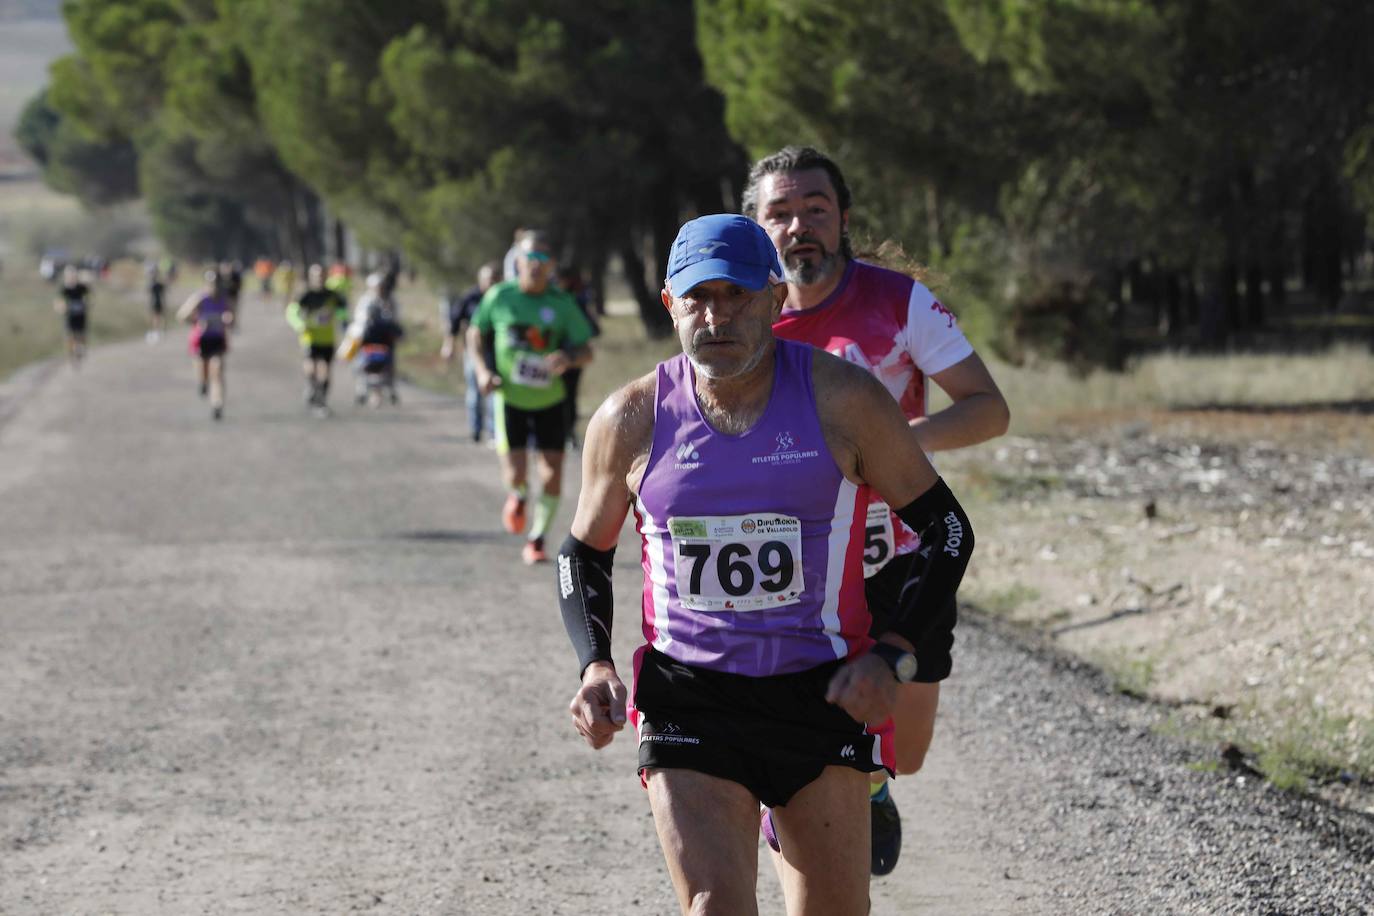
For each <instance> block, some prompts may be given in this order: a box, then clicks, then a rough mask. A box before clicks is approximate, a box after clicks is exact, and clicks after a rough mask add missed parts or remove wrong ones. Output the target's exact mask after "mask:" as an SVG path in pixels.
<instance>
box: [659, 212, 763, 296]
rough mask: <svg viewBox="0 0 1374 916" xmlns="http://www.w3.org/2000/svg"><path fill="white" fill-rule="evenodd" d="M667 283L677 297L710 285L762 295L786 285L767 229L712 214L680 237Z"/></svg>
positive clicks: (733, 215) (735, 217)
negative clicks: (721, 283) (712, 282)
mask: <svg viewBox="0 0 1374 916" xmlns="http://www.w3.org/2000/svg"><path fill="white" fill-rule="evenodd" d="M666 279H667V283H668V291H669V292H670V293H672V294H673V295H674V296H681V295H682V294H683V293H685V292H687V291H688V290H689V289H691V288H692V287H694V286H696V285H697V284H698V283H705V282H706V281H707V280H729V281H730V282H731V283H738V284H739V285H740V286H742V287H744V288H745V289H763V288H764V287H765V286H767V285H768V283H769V282H770V281H771V282H773V283H781V282H782V266H781V265H780V264H779V263H778V252H777V250H776V249H774V248H773V240H772V239H770V238H769V237H768V233H766V232H764V231H763V227H762V226H760V225H759V224H758V223H756V222H754V221H753V220H752V219H749V217H747V216H740V215H739V214H737V213H713V214H711V215H710V216H698V217H697V218H696V219H694V220H692V221H691V222H689V223H685V224H683V226H682V228H681V229H679V230H678V231H677V238H676V239H675V240H674V241H673V248H672V251H671V252H670V253H669V255H668V276H667V278H666Z"/></svg>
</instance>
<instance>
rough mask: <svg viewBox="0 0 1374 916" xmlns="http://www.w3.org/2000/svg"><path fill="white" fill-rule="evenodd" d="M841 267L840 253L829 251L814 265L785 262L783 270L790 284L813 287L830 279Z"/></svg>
mask: <svg viewBox="0 0 1374 916" xmlns="http://www.w3.org/2000/svg"><path fill="white" fill-rule="evenodd" d="M839 266H840V255H839V253H838V252H835V251H827V252H825V253H824V254H823V255H821V257H820V259H819V260H818V261H816V262H815V263H814V264H812V263H809V262H803V263H800V264H793V263H792V262H791V261H786V260H784V262H783V268H782V270H783V276H784V277H785V278H786V280H787V282H788V283H791V284H793V285H795V286H811V285H812V284H814V283H819V282H821V281H822V280H824V279H825V278H827V277H829V276H830V275H831V274H833V273H834V272H835V268H837V267H839Z"/></svg>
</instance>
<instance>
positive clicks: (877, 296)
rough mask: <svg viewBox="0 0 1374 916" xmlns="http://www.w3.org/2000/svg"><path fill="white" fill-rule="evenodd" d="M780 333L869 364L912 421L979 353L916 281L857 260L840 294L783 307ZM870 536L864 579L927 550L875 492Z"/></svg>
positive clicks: (950, 315)
mask: <svg viewBox="0 0 1374 916" xmlns="http://www.w3.org/2000/svg"><path fill="white" fill-rule="evenodd" d="M773 333H774V334H775V335H777V336H778V337H781V338H786V339H788V340H798V341H801V342H803V343H809V344H811V345H812V346H813V347H819V348H820V349H822V350H825V351H826V352H828V353H833V354H835V355H836V356H839V357H841V358H843V359H846V360H848V361H849V362H851V363H855V364H857V365H860V366H863V367H864V368H865V369H867V370H868V371H869V372H871V373H873V375H874V376H875V377H877V379H878V381H880V382H882V383H883V387H885V388H886V389H887V390H888V391H890V392H891V393H892V396H893V397H894V398H896V399H897V402H898V403H899V404H900V405H901V407H902V412H903V413H905V414H906V416H907V419H909V420H914V419H916V418H917V417H924V416H925V415H926V376H927V375H934V374H935V373H937V372H943V371H944V370H946V369H948V368H949V367H950V366H953V365H954V364H955V363H958V362H961V361H963V360H965V359H967V358H968V357H969V356H971V355H973V346H972V345H971V344H970V343H969V342H968V338H966V337H964V332H963V331H961V330H960V329H959V324H958V322H957V321H956V320H955V318H954V314H953V313H952V312H951V311H950V310H949V309H947V308H945V307H944V306H943V305H941V304H940V301H939V300H938V299H936V298H935V296H934V294H932V293H931V291H930V290H928V289H926V288H925V287H924V286H922V285H921V284H920V283H917V282H916V281H915V280H913V279H912V278H911V277H909V276H907V275H906V274H903V273H898V272H897V271H895V270H887V269H886V268H883V267H878V266H876V265H873V264H866V263H864V262H863V261H850V262H849V264H848V266H847V267H846V268H845V272H844V276H843V277H842V278H841V279H840V285H839V286H837V287H835V291H834V292H832V293H831V294H830V295H829V296H827V297H826V298H825V300H824V301H822V302H821V303H820V304H819V305H816V306H814V307H812V308H809V309H784V310H783V313H782V316H781V317H780V318H779V319H778V321H777V323H776V324H774V325H773ZM872 504H873V508H872V510H871V512H870V513H869V517H868V521H867V528H866V532H865V544H864V547H865V551H864V574H865V575H870V576H871V575H873V573H875V572H877V571H878V570H879V569H881V568H882V567H883V565H884V564H886V563H887V561H888V560H890V559H891V558H892V557H893V555H894V554H906V553H911V552H913V551H915V550H916V549H917V548H918V547H919V546H920V539H919V538H918V537H917V536H916V533H915V532H914V531H912V530H911V529H910V528H908V527H907V526H906V525H904V524H902V521H901V519H899V518H897V515H896V513H894V512H892V511H891V510H890V509H887V508H886V506H885V504H884V503H883V502H882V501H881V500H880V499H878V497H877V496H876V495H874V496H873V497H872Z"/></svg>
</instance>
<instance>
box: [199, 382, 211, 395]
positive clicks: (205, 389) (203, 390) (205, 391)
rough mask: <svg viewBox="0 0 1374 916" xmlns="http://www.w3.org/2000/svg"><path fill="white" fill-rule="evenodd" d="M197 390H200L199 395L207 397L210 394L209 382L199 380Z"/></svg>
mask: <svg viewBox="0 0 1374 916" xmlns="http://www.w3.org/2000/svg"><path fill="white" fill-rule="evenodd" d="M199 391H200V396H201V397H203V398H204V397H209V396H210V383H209V382H201V383H200V386H199Z"/></svg>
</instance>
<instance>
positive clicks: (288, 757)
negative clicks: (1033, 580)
mask: <svg viewBox="0 0 1374 916" xmlns="http://www.w3.org/2000/svg"><path fill="white" fill-rule="evenodd" d="M247 317H248V321H247V322H246V323H245V324H246V327H245V330H244V331H243V333H242V334H241V335H240V336H238V337H236V338H235V340H234V352H233V353H232V354H231V356H230V373H229V385H230V394H229V404H228V411H227V417H226V419H225V420H224V422H222V423H220V424H214V423H212V422H211V421H210V419H209V416H208V409H207V407H206V405H205V404H204V402H202V401H200V400H198V399H197V398H196V397H195V393H194V390H193V383H192V379H191V367H190V364H189V363H190V361H189V359H188V358H187V357H186V356H185V351H184V348H183V347H182V345H181V343H180V342H179V341H176V340H168V341H165V342H163V343H162V344H161V345H159V346H146V345H144V344H143V343H141V342H140V343H132V344H123V345H117V346H110V347H104V348H99V349H97V350H95V351H94V352H93V353H92V355H91V357H90V359H89V360H88V362H87V364H86V366H85V367H84V368H83V369H81V370H80V371H79V372H71V371H68V370H66V369H61V370H59V371H49V372H38V373H28V374H26V375H25V376H23V377H21V378H19V379H18V380H16V381H14V382H11V383H10V384H8V385H6V386H5V387H4V388H0V417H4V418H5V419H3V420H0V423H2V424H3V425H0V505H3V507H4V509H3V518H4V524H3V525H0V912H2V913H7V914H8V913H15V914H29V913H62V914H77V913H82V914H84V913H127V914H147V913H176V914H182V913H331V914H332V913H344V912H354V911H366V912H378V913H460V914H466V913H472V914H522V916H524V914H544V913H566V914H589V913H615V914H620V913H653V914H658V913H663V914H668V913H672V912H675V906H674V903H673V899H672V896H671V892H670V888H669V883H668V878H667V876H666V873H665V870H664V867H663V863H662V859H661V856H660V854H659V852H658V848H657V844H656V841H655V840H654V837H653V832H652V825H651V822H650V819H649V815H648V806H647V802H646V800H645V799H644V797H643V795H642V792H641V790H640V789H639V787H638V782H637V779H636V777H635V776H634V773H633V760H634V747H633V742H632V741H630V740H626V739H625V738H624V737H622V738H621V739H618V740H617V741H616V743H615V744H613V745H612V746H611V747H610V748H609V749H607V750H606V751H604V752H601V753H599V754H598V753H593V752H592V751H590V750H588V749H587V748H586V747H585V746H583V745H582V744H581V742H580V741H579V740H578V739H577V737H576V735H575V734H574V733H573V731H572V729H571V727H570V726H569V724H568V722H567V716H566V712H565V707H566V703H567V701H568V699H569V697H570V696H571V692H572V690H573V688H574V686H575V684H574V675H575V672H574V667H575V662H574V661H573V658H572V654H571V650H570V649H569V648H568V647H567V645H566V637H565V636H564V634H563V632H562V627H561V624H560V623H559V621H558V617H557V612H556V609H555V607H554V605H553V601H552V584H551V576H550V574H549V573H548V571H547V570H539V571H537V572H533V573H532V572H531V571H529V570H527V569H526V568H525V567H523V566H522V565H521V564H520V561H519V556H518V548H519V543H518V541H514V540H512V539H510V538H509V537H508V536H506V535H504V534H502V533H501V532H500V529H499V526H498V524H497V514H498V512H499V506H500V499H501V493H500V488H499V486H498V482H497V475H496V467H495V459H494V456H493V455H492V453H491V452H489V451H486V450H485V449H482V448H479V447H474V446H471V445H469V444H467V443H466V442H464V441H463V421H462V413H461V408H460V407H458V406H456V405H455V404H454V403H453V402H451V401H449V400H445V399H441V398H439V397H436V396H431V395H427V394H424V393H423V392H419V391H415V390H413V389H406V390H404V392H403V398H404V403H403V405H402V406H401V408H400V409H399V410H391V409H384V410H375V411H374V410H354V409H352V408H351V407H347V406H345V405H344V401H345V398H344V395H346V391H344V390H340V387H342V386H340V387H336V391H335V395H334V398H335V403H336V406H337V407H338V408H339V413H338V415H337V416H335V417H334V418H332V419H329V420H323V421H322V420H315V419H312V418H310V417H309V416H307V415H306V413H305V412H304V407H303V405H302V404H301V402H300V385H299V383H298V380H297V376H296V372H297V366H296V359H295V350H294V344H293V341H292V339H291V335H290V333H289V332H288V331H287V330H286V328H285V326H284V324H281V323H280V322H279V321H278V320H277V318H276V317H275V315H273V314H272V313H271V312H270V311H269V309H268V307H267V306H266V305H265V304H263V303H259V302H254V301H250V303H249V313H248V316H247ZM572 476H573V484H574V488H575V483H576V474H575V473H574V474H573V475H572ZM570 514H571V506H570V505H569V504H568V503H565V505H564V508H563V513H562V520H563V522H564V523H565V524H566V521H567V519H568V517H569V516H570ZM979 534H980V543H987V542H989V541H991V540H992V539H994V538H995V537H996V533H995V532H992V531H980V532H979ZM637 555H638V551H637V550H636V549H634V548H633V545H632V544H631V543H630V542H629V541H628V540H627V541H626V542H625V549H622V550H621V552H620V553H619V555H618V563H617V567H618V568H617V584H618V590H619V591H620V594H621V595H622V596H625V597H626V598H628V596H633V595H636V594H638V586H637V583H636V578H637V575H638V570H637V567H636V566H635V562H634V561H635V558H636V557H637ZM975 562H976V561H975ZM629 603H630V602H629V601H628V600H625V598H623V599H622V602H621V605H622V611H621V624H620V627H619V628H618V629H619V634H620V642H619V650H620V653H621V655H622V656H624V657H628V654H629V651H630V650H631V649H632V637H631V634H632V632H635V631H636V630H635V628H634V627H633V625H632V623H631V618H632V613H631V612H630V611H629V610H628V607H629ZM980 621H981V618H980V617H978V616H977V615H976V613H973V612H969V613H966V619H965V622H964V624H963V625H961V628H960V630H959V634H960V638H959V643H958V655H957V656H956V674H955V677H954V678H953V679H952V680H951V681H950V682H949V683H948V686H947V689H946V694H945V704H944V707H943V709H942V716H941V721H940V725H939V731H938V735H937V741H936V746H935V748H934V750H933V751H932V754H931V758H930V760H929V762H928V764H927V768H926V770H925V772H923V773H922V774H920V775H919V776H917V777H915V778H910V779H903V780H900V781H899V783H898V785H897V786H896V788H895V789H894V792H895V794H896V797H897V800H898V803H899V805H900V806H901V809H902V811H903V813H904V816H905V818H906V824H907V841H906V849H905V852H904V854H903V860H902V862H901V864H900V865H899V867H898V869H897V872H896V874H894V875H893V876H891V877H889V878H885V879H880V880H878V881H875V883H874V886H873V911H874V912H875V913H898V912H901V913H912V912H926V913H937V914H944V913H952V914H995V913H1036V914H1039V913H1043V914H1063V913H1145V912H1151V913H1254V914H1278V913H1284V914H1289V913H1291V914H1298V913H1312V914H1331V913H1368V912H1374V819H1371V818H1370V817H1368V816H1367V815H1361V814H1357V813H1349V812H1341V811H1338V810H1336V809H1333V808H1329V807H1327V806H1325V805H1324V804H1323V803H1319V802H1315V801H1305V800H1301V799H1296V798H1294V797H1290V796H1286V795H1283V794H1281V793H1278V792H1276V791H1274V790H1272V789H1269V788H1266V787H1265V786H1264V785H1263V784H1261V783H1260V782H1258V781H1256V780H1255V779H1254V778H1253V777H1252V776H1249V775H1247V774H1245V773H1244V772H1242V771H1228V772H1224V773H1216V772H1204V771H1202V770H1201V769H1199V768H1197V767H1195V766H1192V765H1191V764H1195V763H1196V762H1198V761H1201V760H1204V759H1207V758H1208V757H1210V756H1211V755H1212V752H1211V751H1210V749H1199V748H1190V747H1188V746H1185V745H1182V744H1179V743H1176V742H1175V741H1174V740H1172V739H1168V738H1164V737H1161V736H1159V735H1158V734H1157V733H1156V732H1155V731H1154V730H1153V726H1155V725H1157V724H1158V723H1160V722H1162V721H1163V719H1164V716H1163V713H1161V712H1160V711H1158V710H1156V709H1155V708H1154V707H1151V706H1149V705H1147V704H1144V703H1140V702H1138V701H1135V700H1131V699H1128V698H1125V697H1121V696H1118V695H1115V694H1112V693H1111V692H1110V691H1109V689H1108V688H1107V686H1106V685H1105V683H1104V682H1102V681H1101V680H1100V679H1099V678H1098V677H1097V676H1096V675H1094V674H1092V673H1091V672H1089V671H1087V670H1081V669H1076V668H1075V667H1074V666H1073V665H1072V664H1071V663H1069V662H1067V661H1065V660H1064V659H1063V658H1061V657H1059V656H1056V655H1054V654H1051V653H1048V652H1044V651H1041V650H1038V649H1035V648H1027V647H1025V646H1023V645H1021V644H1020V643H1019V642H1018V640H1017V639H1016V638H1015V636H1014V634H1013V635H1009V634H1008V633H1006V632H1003V631H1002V630H1000V629H998V628H996V627H994V626H992V625H990V624H987V623H983V622H980ZM774 884H775V882H774V880H773V878H772V875H771V872H770V870H769V869H768V867H767V865H766V863H765V864H764V870H763V874H762V876H761V880H760V885H761V890H760V901H761V907H762V911H763V912H771V913H779V912H781V907H780V903H779V897H778V894H777V891H776V888H775V887H774Z"/></svg>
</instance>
